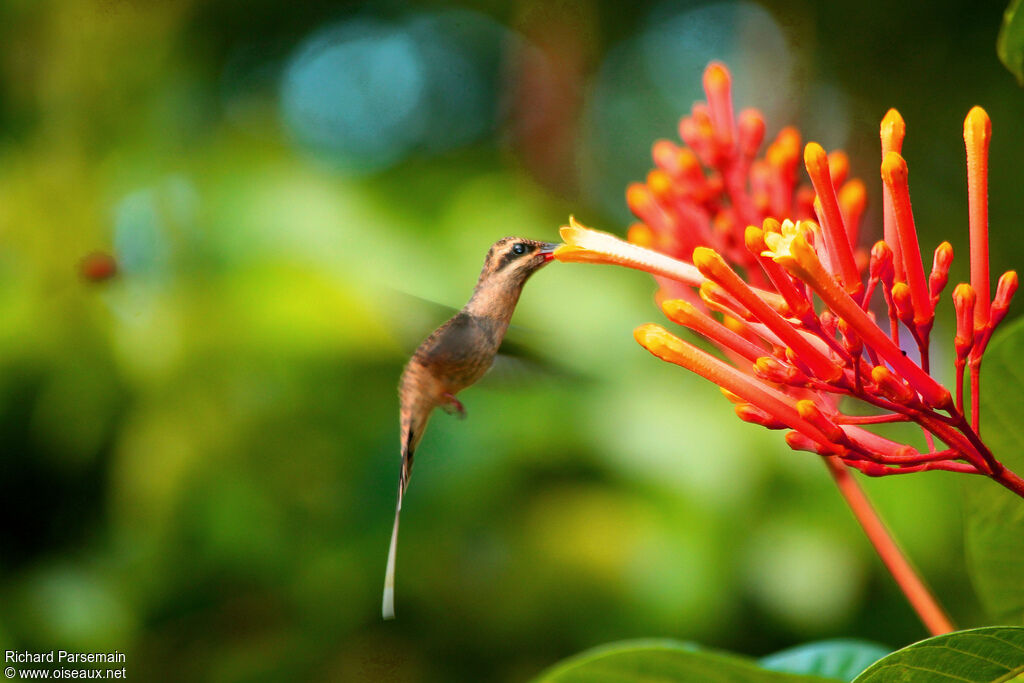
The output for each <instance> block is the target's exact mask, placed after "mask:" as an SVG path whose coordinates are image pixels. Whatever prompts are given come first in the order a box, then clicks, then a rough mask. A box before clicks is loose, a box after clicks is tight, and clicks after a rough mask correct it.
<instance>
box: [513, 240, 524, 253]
mask: <svg viewBox="0 0 1024 683" xmlns="http://www.w3.org/2000/svg"><path fill="white" fill-rule="evenodd" d="M512 252H513V253H514V254H525V253H526V245H525V244H523V243H521V242H518V243H516V244H514V245H512Z"/></svg>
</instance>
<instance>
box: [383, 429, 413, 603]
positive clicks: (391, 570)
mask: <svg viewBox="0 0 1024 683" xmlns="http://www.w3.org/2000/svg"><path fill="white" fill-rule="evenodd" d="M403 427H405V425H404V424H403ZM404 431H405V434H404V435H403V436H404V437H405V438H404V439H402V473H401V475H400V476H399V479H398V503H397V504H396V505H395V525H394V526H393V527H392V529H391V545H390V546H388V564H387V569H386V570H385V572H384V600H383V604H382V606H381V614H382V615H383V616H384V618H385V619H394V618H395V556H396V555H397V554H398V519H399V517H400V516H401V514H402V498H404V497H405V490H406V489H407V488H408V487H409V476H410V475H411V474H412V457H413V450H414V449H415V445H416V442H417V441H418V439H417V438H416V435H415V434H414V433H413V425H412V423H411V421H410V423H409V425H408V426H407V427H406V428H405V430H404Z"/></svg>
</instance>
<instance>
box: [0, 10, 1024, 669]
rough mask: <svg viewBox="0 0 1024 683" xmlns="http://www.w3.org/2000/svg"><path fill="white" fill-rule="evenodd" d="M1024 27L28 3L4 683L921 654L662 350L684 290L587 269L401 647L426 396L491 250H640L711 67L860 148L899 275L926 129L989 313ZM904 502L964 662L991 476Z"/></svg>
mask: <svg viewBox="0 0 1024 683" xmlns="http://www.w3.org/2000/svg"><path fill="white" fill-rule="evenodd" d="M1002 9H1003V6H1002V5H1001V3H1000V2H981V3H977V2H976V3H955V2H934V3H927V4H924V3H921V4H917V3H891V2H861V3H856V4H847V3H824V2H822V3H814V2H803V1H797V0H793V1H787V0H780V1H778V2H765V3H763V4H755V3H751V2H742V1H741V2H722V3H713V4H707V3H682V2H640V3H636V4H635V5H634V6H632V7H629V8H627V7H625V6H624V5H622V4H619V3H613V2H579V3H567V2H564V3H563V2H555V3H548V2H541V1H540V0H537V1H535V2H520V3H504V2H496V1H493V0H491V1H486V0H479V1H475V2H474V1H469V0H467V1H463V2H449V3H440V2H439V3H428V4H420V5H403V4H401V3H397V2H390V3H382V4H358V5H357V4H350V3H343V2H327V1H326V0H318V1H315V2H307V3H281V2H268V1H265V0H248V1H246V2H242V1H240V0H212V1H207V2H198V1H189V0H177V1H164V2H155V1H149V0H91V1H89V0H67V1H59V0H49V1H44V0H4V1H3V2H2V3H0V321H2V324H0V437H2V440H3V444H4V446H3V450H2V455H0V506H2V508H0V509H2V524H0V649H12V648H13V649H28V650H31V651H48V650H50V649H54V648H63V649H67V650H79V651H92V650H112V649H117V650H120V651H122V652H125V653H126V655H127V663H126V668H127V671H128V675H129V676H130V677H131V678H133V679H135V680H154V681H155V680H197V681H198V680H209V681H279V680H411V681H450V680H499V681H501V680H508V681H513V680H523V679H525V678H528V677H530V676H532V675H534V674H536V673H537V672H539V671H540V670H541V669H542V668H544V667H545V666H548V665H550V664H552V663H553V662H555V661H557V660H559V659H561V658H564V657H566V656H568V655H570V654H573V653H575V652H577V651H579V650H581V649H584V648H587V647H589V646H593V645H597V644H600V643H603V642H606V641H609V640H616V639H623V638H632V637H638V636H667V637H674V638H680V639H692V640H696V641H699V642H701V643H703V644H706V645H708V646H713V647H717V648H724V649H730V650H734V651H737V652H742V653H746V654H750V655H761V654H766V653H769V652H772V651H774V650H777V649H781V648H783V647H786V646H789V645H792V644H794V643H796V642H800V641H803V640H807V639H815V638H825V637H833V636H840V635H842V636H855V637H861V638H867V639H871V640H875V641H878V642H881V643H883V644H885V645H889V646H892V647H898V646H901V645H903V644H906V643H908V642H910V641H913V640H916V639H919V638H920V637H923V636H924V635H925V633H924V631H923V629H922V627H921V626H920V624H919V623H918V622H917V620H916V618H915V617H914V615H913V614H912V612H911V611H910V609H909V608H908V607H907V605H906V603H905V602H904V600H903V599H902V597H901V596H900V595H899V593H898V592H897V590H896V589H895V587H894V585H893V583H892V581H891V580H890V579H889V578H888V576H887V575H886V574H885V573H884V571H883V569H882V567H881V565H880V562H879V561H878V560H877V559H876V558H875V556H874V555H873V553H872V551H871V549H870V548H869V546H868V545H867V543H866V541H865V540H864V538H863V536H862V534H861V532H860V531H859V529H858V528H857V527H856V526H855V524H854V522H853V520H852V518H851V516H850V514H849V513H848V511H847V510H846V509H845V507H844V505H843V503H842V502H841V500H840V499H839V497H838V496H837V495H836V494H835V492H834V491H833V488H832V484H831V483H830V480H829V478H828V476H827V474H826V472H825V469H824V468H823V467H822V466H821V464H820V463H818V462H816V461H815V457H814V456H812V455H809V454H806V453H794V452H791V451H789V449H788V448H787V447H786V446H785V445H784V443H783V442H782V438H781V435H780V434H778V433H771V432H767V431H765V430H762V429H760V428H757V427H753V426H750V425H746V424H743V423H740V422H739V421H738V420H736V419H735V418H734V417H733V413H732V410H731V407H730V405H729V404H728V403H727V402H726V401H725V400H724V399H723V398H722V397H721V395H720V394H719V392H718V390H717V389H716V388H715V387H713V386H711V385H709V384H707V383H705V382H703V381H701V380H699V379H697V378H695V377H694V376H691V375H689V374H688V373H686V372H684V371H682V370H680V369H678V368H675V367H674V366H670V365H667V364H664V363H661V362H659V361H657V360H655V359H654V358H653V357H651V356H650V355H649V354H648V353H647V352H645V351H643V349H641V348H640V347H638V346H637V345H636V344H635V343H634V342H633V340H632V334H631V333H632V329H633V328H634V327H635V326H636V325H638V324H641V323H644V322H649V321H652V320H659V318H660V316H659V313H658V311H657V309H656V307H655V306H654V304H653V302H652V294H653V290H654V286H653V283H652V282H651V281H650V279H649V278H647V277H646V276H644V275H642V274H640V273H636V272H632V271H625V270H618V269H612V268H607V267H604V266H586V265H578V264H554V265H552V266H550V267H549V268H546V269H545V270H543V271H542V272H540V273H539V274H537V275H536V276H535V277H534V278H533V279H532V280H531V282H530V284H529V286H528V287H527V288H526V291H525V293H524V295H523V298H522V301H521V304H520V307H519V311H518V312H517V314H516V318H515V321H514V323H515V327H516V329H515V330H514V333H515V334H516V335H518V336H519V338H520V340H521V341H524V342H525V343H526V344H528V345H529V346H530V347H531V348H532V349H533V350H534V351H535V352H536V353H538V354H540V355H541V356H543V357H546V358H548V359H550V361H551V362H552V363H553V364H555V365H556V366H557V367H558V370H557V371H555V372H540V373H534V372H524V373H520V374H519V375H518V376H516V377H511V378H510V377H495V378H488V379H486V380H485V381H484V382H482V383H481V384H480V385H479V386H477V387H474V388H472V389H470V390H468V391H466V392H465V393H464V394H463V395H462V399H463V402H464V403H465V405H466V407H467V410H468V412H469V419H467V420H466V421H465V422H460V421H458V420H454V419H452V418H449V417H448V416H445V415H443V414H442V415H438V416H437V417H435V418H434V420H433V421H432V423H431V428H430V429H429V430H428V432H427V434H426V437H425V438H424V441H423V443H422V444H421V446H420V449H419V452H418V457H417V463H418V464H417V469H416V476H415V477H414V479H413V483H412V486H411V488H410V493H409V496H408V497H407V499H406V504H405V509H404V515H403V525H402V538H401V544H400V546H399V566H398V582H397V592H396V597H397V612H398V619H397V620H396V621H393V622H387V623H385V622H383V621H382V620H381V618H380V589H381V584H382V579H383V572H384V560H385V554H386V551H387V542H388V535H389V533H390V529H391V521H392V514H393V505H394V494H395V485H396V482H397V476H398V465H399V458H398V421H397V397H396V385H397V381H398V377H399V374H400V372H401V368H402V365H403V363H404V361H405V360H406V358H407V357H408V355H409V353H411V351H412V349H413V348H415V346H416V344H417V343H418V342H419V341H420V339H422V337H423V336H425V335H426V334H427V333H428V332H429V331H430V330H431V329H433V327H434V326H436V325H437V324H438V323H440V322H441V321H442V320H443V319H444V318H445V317H446V316H447V314H446V312H445V311H444V309H443V308H439V307H438V306H437V304H442V305H443V306H448V307H452V308H458V307H460V306H461V305H462V304H463V303H464V301H465V300H466V298H467V297H468V295H469V293H470V291H471V289H472V286H473V283H474V281H475V278H476V276H477V274H478V272H479V268H480V266H481V262H482V259H483V255H484V254H485V252H486V250H487V248H488V247H489V245H490V244H491V243H492V242H494V241H495V240H497V239H498V238H500V237H503V236H505V235H510V234H515V235H523V236H527V237H532V238H536V239H543V240H553V239H555V238H556V236H557V228H558V226H559V225H560V224H562V223H564V222H565V220H566V219H567V216H568V214H569V213H570V212H572V213H575V214H576V216H577V217H578V218H579V219H580V220H582V221H583V222H585V223H587V224H591V225H595V226H596V227H601V228H604V229H608V230H613V231H618V232H621V231H623V230H624V228H625V226H626V225H627V222H628V220H629V219H628V214H627V213H626V209H625V202H624V200H623V192H624V188H625V184H626V183H627V182H629V181H630V180H637V179H641V178H642V177H643V174H644V173H645V172H646V170H647V169H648V168H649V166H650V161H649V148H650V144H651V143H652V142H653V141H654V139H656V138H657V137H672V138H674V137H675V133H674V130H675V123H676V121H677V119H678V117H679V116H680V115H681V114H683V113H684V112H686V111H687V110H688V108H689V106H690V104H691V103H692V101H693V100H694V99H697V98H699V97H701V92H700V78H701V72H702V69H703V67H704V65H705V64H706V63H707V61H709V60H710V59H712V58H716V59H722V60H724V61H726V62H727V63H728V64H729V65H730V67H731V69H732V72H733V76H734V83H735V89H736V95H735V98H736V104H737V107H738V108H739V107H744V106H757V107H760V108H762V110H763V111H764V112H765V114H766V116H767V118H768V124H769V134H770V135H772V134H774V132H776V131H777V130H778V129H779V128H780V127H782V126H783V125H787V124H791V123H796V124H799V125H800V126H801V128H802V130H803V132H804V133H805V136H806V137H809V138H811V139H815V140H817V141H819V142H821V143H822V144H824V145H825V146H826V147H827V148H829V149H833V148H836V147H843V148H844V149H846V150H848V152H849V153H850V156H851V159H852V168H853V172H854V173H855V174H857V175H860V176H861V177H863V178H865V180H867V182H868V185H869V187H870V188H871V190H870V191H871V200H872V202H871V206H870V209H869V218H868V224H867V227H866V228H865V230H866V232H867V235H868V237H870V238H871V239H876V238H877V237H878V236H879V234H880V228H879V209H878V207H879V204H880V202H879V201H878V199H879V182H878V163H879V158H878V138H877V135H878V122H879V121H880V119H881V117H882V115H883V114H884V113H885V111H886V109H887V108H888V107H890V106H895V107H897V108H899V109H900V111H901V112H902V114H903V116H904V118H905V119H906V121H907V125H908V137H907V142H906V145H905V147H904V152H905V156H906V157H907V159H908V162H909V165H910V169H911V192H912V197H913V199H914V206H915V210H916V215H917V223H918V226H919V229H920V232H921V241H922V248H923V249H924V250H926V251H927V252H928V253H929V254H930V252H931V250H932V249H933V248H934V246H935V245H936V244H937V243H938V242H939V241H941V240H944V239H948V240H950V241H951V242H952V243H953V245H954V247H955V248H956V250H957V254H958V257H957V261H956V262H955V263H954V266H953V275H952V281H953V282H954V283H955V282H957V281H961V280H964V279H966V277H967V270H966V262H967V259H966V243H967V232H966V182H965V173H964V162H963V142H962V138H961V133H962V120H963V116H964V115H965V114H966V112H967V110H968V109H969V108H970V106H971V105H973V104H981V105H983V106H984V107H986V109H987V110H988V112H989V113H990V115H991V116H992V120H993V134H994V142H993V148H992V164H991V191H992V198H991V217H992V243H993V249H992V252H993V266H992V268H993V272H994V273H999V272H1002V271H1003V270H1006V269H1008V268H1011V267H1014V266H1015V265H1017V266H1019V265H1020V263H1021V256H1022V250H1024V245H1022V243H1021V241H1020V240H1019V239H1017V232H1018V229H1019V228H1018V223H1019V217H1020V215H1021V207H1022V204H1021V202H1022V201H1024V200H1022V199H1021V196H1020V192H1019V179H1018V166H1019V158H1020V155H1021V151H1022V150H1024V137H1022V132H1021V129H1020V127H1019V123H1020V121H1021V120H1022V113H1024V98H1022V93H1021V91H1020V90H1019V89H1018V88H1017V87H1016V86H1015V85H1014V81H1013V78H1012V77H1011V76H1010V75H1009V74H1008V73H1006V72H1005V71H1004V70H1003V69H1002V67H1001V65H1000V64H999V63H998V61H997V59H996V56H995V50H994V45H995V38H996V33H997V31H998V26H999V21H1000V18H1001V12H1002ZM928 259H929V262H930V256H929V257H928ZM113 264H116V274H114V275H113V277H109V278H107V277H106V275H108V274H109V272H108V271H109V268H110V267H111V265H113ZM949 313H950V311H949V310H948V306H947V307H944V308H943V309H942V313H941V314H940V315H944V316H945V317H941V318H940V320H939V323H938V324H937V327H936V330H935V332H934V334H933V340H935V341H934V342H933V346H934V347H935V353H936V356H935V358H936V361H935V365H936V366H938V367H939V368H940V370H939V371H938V372H939V374H940V375H941V374H942V373H946V374H945V375H943V376H944V377H945V378H946V379H948V378H949V374H950V370H949V368H950V365H951V363H950V362H949V360H950V353H951V340H952V336H953V331H952V329H951V326H950V325H951V316H950V315H949ZM1014 314H1015V312H1014V311H1011V315H1014ZM904 436H905V438H907V439H910V440H914V439H915V438H916V437H915V436H914V435H913V433H912V432H911V433H909V434H905V435H904ZM865 486H866V487H867V488H868V489H869V491H870V493H871V496H872V497H873V498H874V499H875V500H876V501H877V502H878V505H879V507H880V508H881V509H882V511H883V514H884V516H885V518H886V519H887V520H888V521H889V523H890V524H891V526H892V527H893V529H894V530H895V532H896V534H897V536H898V537H899V538H900V539H901V541H902V543H903V544H904V545H905V547H906V549H907V550H908V552H909V554H910V555H911V557H912V558H913V560H914V561H915V562H916V563H917V564H918V565H919V566H920V568H921V569H922V571H923V573H924V575H925V576H926V577H927V578H928V580H929V581H930V582H931V584H932V585H933V586H934V588H935V589H936V591H937V593H938V595H939V596H940V598H941V600H942V601H943V602H944V603H945V604H946V606H947V607H948V608H949V609H950V611H951V612H952V614H953V616H954V619H955V620H956V621H957V622H958V624H959V625H960V626H963V627H967V626H972V625H980V624H982V623H984V617H983V616H982V614H981V613H980V609H979V607H978V605H977V603H976V600H975V598H974V596H973V594H972V592H971V590H970V588H969V581H968V579H967V576H966V570H965V567H964V561H963V558H962V553H961V545H962V544H961V520H960V503H959V495H958V481H957V476H956V475H949V474H942V473H930V474H925V475H917V476H912V477H904V478H892V479H888V480H880V481H866V482H865ZM993 486H994V484H993Z"/></svg>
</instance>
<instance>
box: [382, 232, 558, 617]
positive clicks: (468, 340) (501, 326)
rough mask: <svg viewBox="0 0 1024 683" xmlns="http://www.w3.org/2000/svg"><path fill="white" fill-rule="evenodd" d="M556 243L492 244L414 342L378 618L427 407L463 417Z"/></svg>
mask: <svg viewBox="0 0 1024 683" xmlns="http://www.w3.org/2000/svg"><path fill="white" fill-rule="evenodd" d="M556 248H558V245H557V244H551V243H548V242H537V241H534V240H527V239H522V238H519V237H506V238H504V239H502V240H499V241H498V242H496V243H495V244H494V246H492V247H491V249H490V251H488V252H487V257H486V258H485V259H484V267H483V270H482V271H481V272H480V278H479V279H478V280H477V283H476V287H475V288H474V289H473V295H472V296H471V297H470V298H469V302H468V303H467V304H466V305H465V306H464V307H463V308H462V310H461V311H459V312H458V313H456V314H455V315H454V316H452V318H451V319H450V320H448V322H446V323H444V324H443V325H441V326H440V327H439V328H437V329H436V330H434V332H433V333H432V334H431V335H430V336H429V337H427V338H426V340H424V342H423V343H422V344H420V346H419V348H417V349H416V352H415V353H413V355H412V358H411V359H409V363H408V364H407V365H406V366H405V370H404V371H403V372H402V379H401V381H400V382H399V385H398V397H399V404H400V412H399V418H400V436H401V456H402V470H401V475H400V476H399V479H398V503H397V505H396V507H395V525H394V527H393V529H392V531H391V545H390V547H389V548H388V563H387V571H386V573H385V576H384V601H383V608H382V612H383V615H384V618H385V619H393V618H394V616H395V554H396V552H397V547H398V518H399V516H400V515H401V512H402V498H403V497H404V496H405V491H406V489H407V488H408V486H409V475H410V474H411V472H412V461H413V453H414V452H415V451H416V446H417V445H418V444H419V442H420V438H421V437H422V436H423V431H424V430H425V429H426V427H427V421H428V420H429V419H430V414H431V413H432V412H433V411H434V408H437V407H440V408H442V409H443V410H445V411H446V412H448V413H452V414H457V415H459V416H460V417H465V416H466V409H465V408H464V407H463V405H462V403H461V402H460V401H459V400H458V399H457V398H455V395H456V394H457V393H459V392H460V391H462V390H463V389H465V388H466V387H468V386H470V385H472V384H474V383H476V381H477V380H479V379H480V378H481V377H483V375H484V373H486V372H487V370H488V368H490V367H491V363H492V362H493V361H494V357H495V355H496V354H497V353H498V348H499V347H500V346H501V342H502V339H503V338H504V337H505V331H506V330H507V329H508V324H509V321H510V320H511V318H512V313H513V311H515V308H516V304H517V303H518V302H519V295H520V294H522V291H523V285H525V284H526V280H527V279H528V278H529V277H530V276H531V275H533V274H534V273H535V272H536V271H538V270H539V269H540V268H542V267H544V266H545V265H547V264H548V263H549V262H550V261H551V259H552V258H553V254H554V251H555V249H556Z"/></svg>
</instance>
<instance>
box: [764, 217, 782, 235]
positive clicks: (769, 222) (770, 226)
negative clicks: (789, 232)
mask: <svg viewBox="0 0 1024 683" xmlns="http://www.w3.org/2000/svg"><path fill="white" fill-rule="evenodd" d="M761 229H762V230H764V231H765V232H766V233H768V232H775V233H780V232H782V224H781V223H779V222H778V221H777V220H775V219H774V218H765V219H764V223H762V224H761Z"/></svg>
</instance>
